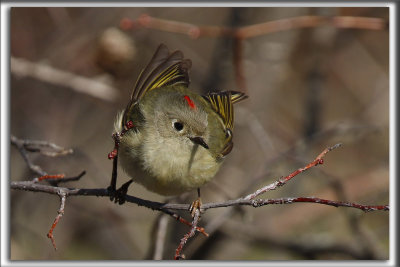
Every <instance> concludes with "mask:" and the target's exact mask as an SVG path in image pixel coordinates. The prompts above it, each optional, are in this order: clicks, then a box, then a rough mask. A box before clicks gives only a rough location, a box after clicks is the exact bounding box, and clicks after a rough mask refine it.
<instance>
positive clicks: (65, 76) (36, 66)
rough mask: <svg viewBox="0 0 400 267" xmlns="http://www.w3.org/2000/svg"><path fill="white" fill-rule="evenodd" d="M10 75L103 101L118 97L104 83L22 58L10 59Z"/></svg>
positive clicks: (116, 91) (113, 89) (115, 92)
mask: <svg viewBox="0 0 400 267" xmlns="http://www.w3.org/2000/svg"><path fill="white" fill-rule="evenodd" d="M11 73H12V74H14V75H15V76H19V77H29V78H33V79H37V80H39V81H43V82H47V83H50V84H53V85H56V86H65V87H68V88H71V89H73V90H75V91H77V92H79V93H83V94H87V95H90V96H92V97H96V98H99V99H101V100H105V101H111V102H112V101H115V100H116V99H117V98H118V95H119V94H118V90H117V89H116V88H114V87H112V86H110V85H107V84H105V83H102V82H99V81H96V80H94V79H90V78H86V77H83V76H79V75H77V74H73V73H71V72H67V71H63V70H59V69H56V68H54V67H51V66H48V65H46V64H43V63H38V62H30V61H28V60H26V59H22V58H15V57H11Z"/></svg>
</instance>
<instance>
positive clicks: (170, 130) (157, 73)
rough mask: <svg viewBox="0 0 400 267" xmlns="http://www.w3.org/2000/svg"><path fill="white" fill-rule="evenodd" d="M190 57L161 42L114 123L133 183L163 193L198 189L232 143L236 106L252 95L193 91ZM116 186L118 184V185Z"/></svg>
mask: <svg viewBox="0 0 400 267" xmlns="http://www.w3.org/2000/svg"><path fill="white" fill-rule="evenodd" d="M190 67H191V61H190V60H189V59H184V56H183V54H182V52H181V51H175V52H172V53H170V51H169V49H168V48H167V46H166V45H164V44H161V45H160V46H159V47H158V49H157V51H156V52H155V54H154V56H153V57H152V59H151V60H150V62H149V63H148V65H147V66H146V68H145V69H144V70H143V71H142V72H141V74H140V75H139V77H138V79H137V82H136V85H135V87H134V89H133V92H132V95H131V98H130V101H129V103H128V105H127V107H126V109H125V110H124V111H123V112H121V113H120V114H119V115H118V116H117V118H116V121H115V125H114V128H115V131H116V132H117V133H124V134H123V135H121V136H120V139H119V144H118V157H119V158H120V163H121V166H122V168H123V169H124V171H125V172H126V173H127V174H128V175H129V176H130V177H131V178H132V180H133V181H135V182H137V183H140V184H142V185H143V186H145V187H146V188H147V189H148V190H150V191H153V192H155V193H158V194H161V195H179V194H181V193H183V192H187V191H190V190H193V189H198V192H200V191H199V188H200V187H201V186H202V185H204V184H205V183H207V182H208V181H210V180H211V179H212V178H213V177H214V176H215V174H216V173H217V171H218V169H219V167H220V165H221V163H222V162H223V159H224V158H225V156H226V155H228V154H229V153H230V152H231V150H232V147H233V142H232V132H233V117H234V116H233V104H234V103H237V102H239V101H241V100H243V99H245V98H247V96H246V95H245V94H244V93H240V92H235V91H225V92H218V93H208V94H207V95H204V96H200V95H198V94H196V93H194V92H192V91H191V90H189V89H188V86H189V75H188V72H189V69H190ZM114 186H115V185H114Z"/></svg>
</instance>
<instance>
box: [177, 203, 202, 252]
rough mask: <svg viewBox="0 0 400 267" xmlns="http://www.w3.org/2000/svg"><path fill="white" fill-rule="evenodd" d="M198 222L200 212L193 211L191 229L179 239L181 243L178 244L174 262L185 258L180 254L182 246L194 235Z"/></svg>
mask: <svg viewBox="0 0 400 267" xmlns="http://www.w3.org/2000/svg"><path fill="white" fill-rule="evenodd" d="M199 220H200V210H199V209H195V211H194V217H193V221H192V227H191V229H190V231H189V232H188V233H187V234H185V235H184V236H183V238H182V239H181V242H180V243H179V246H178V248H177V249H176V251H175V256H174V260H180V259H184V258H185V257H184V255H182V254H181V252H182V249H183V246H184V245H185V244H186V242H187V241H188V239H189V238H191V237H193V236H194V235H195V233H196V226H197V224H198V222H199Z"/></svg>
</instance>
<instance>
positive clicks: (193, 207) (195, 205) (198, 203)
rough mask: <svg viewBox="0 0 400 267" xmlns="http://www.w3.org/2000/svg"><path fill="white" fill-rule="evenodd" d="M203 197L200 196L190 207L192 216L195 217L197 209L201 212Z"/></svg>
mask: <svg viewBox="0 0 400 267" xmlns="http://www.w3.org/2000/svg"><path fill="white" fill-rule="evenodd" d="M201 205H202V203H201V198H200V197H198V198H197V199H196V200H195V201H193V203H192V204H191V205H190V207H189V212H190V214H191V215H192V218H193V217H194V214H195V213H196V210H199V211H200V212H201Z"/></svg>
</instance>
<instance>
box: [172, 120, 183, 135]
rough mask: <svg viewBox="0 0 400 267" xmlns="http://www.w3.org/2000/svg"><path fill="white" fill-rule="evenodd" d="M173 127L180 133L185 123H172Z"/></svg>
mask: <svg viewBox="0 0 400 267" xmlns="http://www.w3.org/2000/svg"><path fill="white" fill-rule="evenodd" d="M172 126H173V127H174V129H175V130H177V131H178V132H180V131H182V130H183V123H182V122H179V121H176V120H174V121H172Z"/></svg>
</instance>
